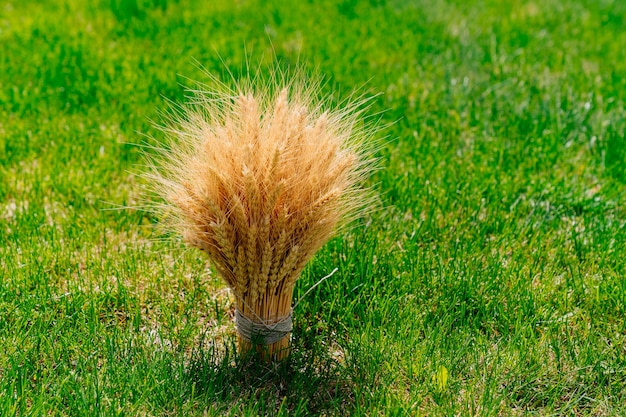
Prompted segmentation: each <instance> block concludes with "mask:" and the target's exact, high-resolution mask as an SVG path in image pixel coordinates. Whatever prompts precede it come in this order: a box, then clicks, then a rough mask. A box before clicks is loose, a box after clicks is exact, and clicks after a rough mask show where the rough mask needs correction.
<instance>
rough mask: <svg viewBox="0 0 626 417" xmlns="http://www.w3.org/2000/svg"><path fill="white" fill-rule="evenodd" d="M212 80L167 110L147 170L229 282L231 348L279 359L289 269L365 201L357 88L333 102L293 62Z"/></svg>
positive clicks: (178, 223) (364, 140)
mask: <svg viewBox="0 0 626 417" xmlns="http://www.w3.org/2000/svg"><path fill="white" fill-rule="evenodd" d="M212 80H214V81H215V78H212ZM247 80H249V78H248V79H247ZM214 84H215V85H217V86H218V87H216V88H208V87H206V85H200V86H199V87H198V88H194V89H192V90H189V92H190V94H189V96H188V102H187V103H185V104H183V105H175V106H172V108H171V109H170V111H169V112H167V114H166V117H165V118H164V123H163V124H162V125H161V128H162V130H163V131H164V132H165V133H166V137H167V139H166V145H165V146H164V147H163V148H160V149H159V150H158V151H157V152H155V153H154V154H153V155H152V156H151V158H150V160H151V164H150V166H151V167H152V169H151V171H150V174H149V178H150V182H151V184H152V187H153V190H154V191H155V192H156V194H157V195H158V196H159V197H160V199H161V201H163V202H164V204H163V205H162V206H161V207H160V210H159V211H160V212H161V213H162V214H164V216H163V217H166V218H167V219H168V220H167V221H168V223H169V224H170V225H172V226H174V227H175V229H176V230H177V231H178V232H179V233H180V234H181V235H182V237H183V238H184V240H185V241H186V242H187V243H188V244H189V245H191V246H194V247H196V248H198V249H200V250H202V251H203V252H204V253H206V254H207V255H208V257H209V259H210V261H211V262H212V264H213V265H214V267H215V269H216V270H217V271H218V273H219V275H220V276H221V277H222V278H223V280H224V281H225V282H226V284H227V285H228V287H230V289H231V290H232V292H233V293H234V295H235V298H236V300H235V301H236V309H237V312H236V317H237V328H238V335H239V337H238V341H239V347H240V351H241V352H246V351H248V350H250V349H251V348H252V347H254V346H256V348H257V350H259V349H262V350H263V352H264V355H266V357H268V358H274V359H282V358H284V357H286V356H287V355H288V353H289V339H290V337H289V334H290V330H291V327H290V326H291V308H292V296H293V289H294V285H295V283H296V280H297V279H298V277H299V276H300V273H301V271H302V270H303V268H304V267H305V265H306V264H307V262H308V261H309V260H310V259H311V258H312V257H313V255H314V254H315V253H316V252H317V251H318V250H319V249H320V248H321V247H322V246H323V245H324V244H325V243H326V242H327V241H328V240H329V239H330V238H331V237H332V236H333V234H334V233H336V231H337V230H338V228H339V227H340V226H342V225H346V224H347V223H349V222H350V221H351V220H353V219H355V218H356V217H359V216H360V215H362V214H363V212H364V210H366V209H367V208H368V207H369V206H370V204H371V203H372V201H373V198H372V196H373V193H372V192H371V190H369V189H367V188H365V187H363V181H364V179H365V178H366V177H368V176H369V174H370V173H371V172H372V171H373V170H374V169H375V168H376V166H377V162H376V158H375V157H374V154H375V150H376V149H375V148H376V147H375V143H376V141H374V140H373V136H374V132H375V131H376V130H377V128H376V125H377V124H376V123H370V122H368V121H367V120H366V117H365V116H364V113H365V111H366V110H367V109H368V102H369V101H368V100H369V99H364V98H363V97H358V98H349V99H347V100H345V101H343V102H341V103H339V104H336V105H334V106H333V105H331V104H330V103H331V102H330V100H329V99H324V98H323V95H322V93H321V91H322V84H321V83H320V81H319V78H307V77H305V76H304V75H303V74H302V72H301V71H298V72H297V74H295V75H292V76H290V75H289V74H287V73H277V72H274V73H273V76H272V77H271V78H270V79H269V80H268V79H260V78H258V77H257V78H256V79H254V80H252V81H245V80H244V81H240V82H233V83H232V85H231V86H227V85H226V84H222V83H219V84H218V83H214ZM320 97H322V98H320ZM285 323H287V324H286V325H285ZM244 327H245V328H244ZM276 329H278V330H276ZM272 331H275V332H277V334H278V336H276V335H274V336H276V337H272V335H271V333H272ZM255 333H259V334H260V337H256V336H257V335H256V334H255Z"/></svg>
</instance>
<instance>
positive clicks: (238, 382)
mask: <svg viewBox="0 0 626 417" xmlns="http://www.w3.org/2000/svg"><path fill="white" fill-rule="evenodd" d="M294 333H295V334H294V337H293V341H292V350H291V354H290V356H289V357H288V358H287V359H285V360H283V361H281V362H278V363H265V362H264V361H262V360H260V358H259V357H258V354H256V353H255V352H252V353H249V354H247V355H244V356H238V355H237V353H236V351H235V347H234V345H233V344H232V343H231V345H230V346H227V349H226V352H225V353H224V352H223V351H222V352H219V353H218V352H216V350H215V351H212V352H211V351H209V352H207V351H204V350H201V349H196V350H194V351H193V353H192V356H191V360H190V362H189V364H188V366H187V367H186V369H185V380H186V381H187V387H186V388H187V390H186V394H187V396H188V398H187V400H190V401H192V402H195V403H196V404H197V406H199V407H201V408H208V409H212V410H214V411H217V412H229V413H231V414H238V412H239V411H242V410H246V411H253V412H254V413H258V414H261V415H275V414H283V413H289V414H300V413H302V414H303V415H316V414H326V413H329V412H331V411H332V413H331V414H336V413H338V414H342V415H345V414H349V410H350V409H352V407H353V404H354V394H353V392H354V389H353V382H352V381H353V378H351V377H350V375H349V373H348V372H347V368H346V367H345V366H344V364H343V363H342V361H341V360H340V359H337V358H336V356H337V355H336V354H337V352H335V356H333V353H332V352H330V351H329V349H328V347H327V346H325V345H324V343H323V342H322V341H321V340H320V338H319V337H317V338H316V337H315V335H313V334H304V332H302V330H301V329H300V330H299V329H294ZM310 333H313V332H310ZM339 357H340V356H339Z"/></svg>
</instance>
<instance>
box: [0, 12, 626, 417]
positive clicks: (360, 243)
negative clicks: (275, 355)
mask: <svg viewBox="0 0 626 417" xmlns="http://www.w3.org/2000/svg"><path fill="white" fill-rule="evenodd" d="M625 27H626V3H624V2H623V1H621V0H614V1H609V0H579V1H574V0H542V1H533V2H530V1H520V0H514V1H505V0H499V1H496V0H482V1H479V0H474V1H460V0H456V1H443V0H433V1H426V0H423V1H422V0H415V1H400V0H397V1H394V0H388V1H385V0H370V1H369V2H368V1H362V2H358V1H352V0H345V1H341V2H332V1H308V2H304V1H303V2H289V4H286V3H285V2H281V1H268V2H262V1H253V0H250V1H237V2H231V1H216V2H201V1H193V0H180V1H168V0H99V1H93V2H87V1H80V0H68V1H67V2H61V1H34V0H32V1H15V0H8V1H7V0H5V1H3V2H1V3H0V415H2V416H13V415H16V416H25V415H35V416H38V415H67V416H95V415H102V416H113V415H115V416H176V415H181V416H182V415H184V416H195V415H198V416H204V415H236V416H241V415H251V416H252V415H265V414H268V415H288V414H289V415H302V416H305V415H397V416H404V415H429V416H430V415H441V416H450V415H460V416H470V415H475V416H496V415H498V416H499V415H501V416H536V415H541V416H543V415H559V416H619V415H626V276H625V275H626V257H625V256H624V248H625V244H626V209H625V205H624V204H625V203H626V138H625V133H624V131H625V126H626V110H625V108H624V100H625V95H626V47H624V46H625V45H626V31H625V30H624V28H625ZM246 54H248V55H250V57H251V58H250V59H251V61H252V62H258V60H259V59H260V58H261V57H262V56H263V57H265V60H264V61H263V62H265V63H266V64H267V65H264V66H263V68H268V67H269V64H270V63H271V61H272V57H273V56H274V55H275V56H276V57H277V58H278V59H279V60H280V61H281V62H282V65H283V66H285V67H286V66H289V65H293V64H294V63H296V62H298V60H299V61H301V62H303V63H305V65H307V66H308V67H309V68H311V69H315V68H317V69H318V70H319V72H321V73H322V74H323V75H324V76H325V77H326V80H327V84H326V86H325V91H326V92H327V93H329V94H330V93H333V92H334V93H335V94H336V96H337V97H338V98H341V97H346V96H347V95H349V94H350V92H351V91H352V90H354V89H356V88H362V87H363V85H365V87H364V90H365V91H366V92H367V93H368V94H376V93H382V94H381V95H380V96H379V97H378V98H377V99H376V101H375V103H374V105H373V107H372V108H371V109H370V110H369V114H374V113H376V112H380V111H383V110H384V111H385V112H384V113H383V120H382V122H383V123H391V122H395V123H394V124H392V125H391V126H390V127H389V128H387V129H386V130H385V131H383V132H381V133H380V136H383V135H389V139H388V141H387V144H386V146H385V147H384V148H383V149H382V150H381V151H380V157H381V160H382V164H383V165H384V169H383V170H381V171H379V172H378V173H376V174H375V176H374V177H373V178H372V179H371V182H370V185H372V186H373V187H375V188H376V190H378V192H379V194H380V199H381V207H382V210H378V211H375V212H374V213H372V214H371V215H369V216H368V217H367V218H365V219H364V220H363V221H361V222H360V223H359V224H357V225H355V226H356V227H354V228H353V229H351V231H350V232H349V233H348V234H346V235H345V236H340V237H338V238H336V239H334V240H332V241H331V242H330V243H329V244H328V245H327V246H326V247H325V248H324V249H323V250H322V251H321V252H320V253H319V254H318V255H317V256H316V258H315V259H314V260H313V261H312V263H311V264H309V266H308V267H307V268H306V269H305V271H304V273H303V275H302V277H301V279H300V281H299V282H298V285H297V287H296V294H295V298H296V300H297V299H298V298H299V297H300V296H301V295H302V294H304V292H305V291H306V290H307V289H308V288H309V287H310V286H311V285H313V284H314V283H315V282H317V280H318V279H319V278H321V277H322V276H324V275H326V274H327V273H329V272H330V271H331V270H333V269H334V268H335V267H337V268H339V271H338V272H337V273H336V274H335V275H334V276H333V277H332V278H331V279H329V280H327V281H325V282H323V283H322V284H321V285H319V286H318V287H317V288H316V289H315V290H314V291H312V292H311V293H310V294H309V295H308V296H307V297H306V298H304V299H303V300H302V302H301V303H300V304H299V306H298V308H297V309H296V310H295V312H294V321H295V328H294V348H293V353H292V355H291V357H290V359H289V360H288V361H287V362H285V363H281V364H279V365H271V366H267V365H258V364H255V363H254V362H253V361H251V360H250V359H249V358H238V357H237V356H236V354H235V352H234V341H235V333H234V325H233V323H232V314H233V305H232V300H231V299H230V298H229V294H228V292H227V290H226V289H225V288H224V286H223V284H221V281H220V280H219V279H218V277H217V276H216V275H215V273H214V272H212V270H211V269H210V266H208V265H207V264H206V262H205V259H204V258H203V257H202V256H201V254H200V253H197V252H196V251H190V250H186V249H185V246H184V245H183V244H182V243H181V242H180V241H179V240H177V239H173V238H169V237H168V238H165V239H162V236H160V235H158V234H157V233H156V232H155V230H154V228H153V227H152V225H153V224H155V223H157V222H158V218H156V217H154V216H152V215H149V214H147V213H146V212H144V211H142V210H138V209H132V208H131V209H118V208H119V207H123V206H130V207H136V206H137V205H140V204H142V202H141V200H140V196H141V190H142V187H143V181H144V180H143V179H142V178H141V176H140V174H141V173H142V172H143V167H142V163H143V162H142V156H141V155H142V149H141V147H140V146H138V145H139V144H141V143H146V142H147V143H158V142H159V140H161V139H162V135H161V133H160V132H159V131H158V130H156V129H155V128H154V127H153V126H152V124H151V122H150V119H157V118H158V112H159V110H163V109H164V108H165V107H166V101H165V100H164V98H163V97H167V98H169V99H172V100H173V101H175V102H177V103H181V102H183V101H184V97H185V89H184V86H190V85H192V84H191V82H190V81H189V79H195V80H201V81H202V80H204V79H205V78H206V77H205V76H204V75H203V73H202V71H201V70H200V69H199V68H198V67H197V66H196V65H194V60H197V61H198V62H199V63H201V64H202V65H204V66H205V67H206V68H207V69H208V70H209V71H210V72H212V73H213V74H215V75H217V76H218V77H219V78H221V79H224V80H226V79H228V77H229V75H228V73H227V71H226V69H225V66H224V63H225V64H226V65H227V66H228V67H230V68H232V69H233V70H234V71H235V72H238V71H239V69H241V68H243V67H244V66H245V61H246ZM220 56H221V58H220ZM222 60H223V61H224V63H222ZM146 135H148V136H149V137H150V138H147V137H146Z"/></svg>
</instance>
